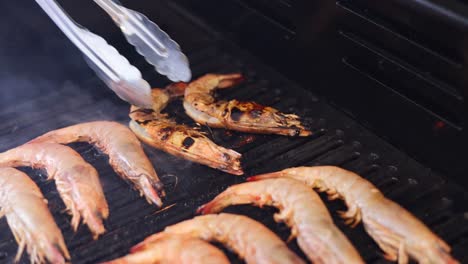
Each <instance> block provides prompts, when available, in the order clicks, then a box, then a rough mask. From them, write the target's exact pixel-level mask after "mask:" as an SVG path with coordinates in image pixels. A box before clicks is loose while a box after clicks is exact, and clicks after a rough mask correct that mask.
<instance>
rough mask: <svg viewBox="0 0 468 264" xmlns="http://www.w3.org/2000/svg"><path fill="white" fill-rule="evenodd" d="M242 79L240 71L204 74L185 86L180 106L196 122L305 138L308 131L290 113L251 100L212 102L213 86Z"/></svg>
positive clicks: (252, 131)
mask: <svg viewBox="0 0 468 264" xmlns="http://www.w3.org/2000/svg"><path fill="white" fill-rule="evenodd" d="M242 80H243V77H242V75H241V74H237V73H235V74H207V75H205V76H202V77H200V78H198V79H197V80H195V81H193V82H191V83H190V84H189V85H188V87H187V88H186V89H185V97H184V108H185V112H186V113H187V115H189V116H190V117H191V118H193V119H194V120H195V121H197V122H198V123H200V124H205V125H207V126H210V127H218V128H227V129H232V130H237V131H242V132H248V133H261V134H278V135H284V136H301V137H306V136H310V135H311V134H312V132H311V131H309V130H307V129H306V128H305V127H304V126H303V125H302V123H301V121H300V118H299V117H298V116H297V115H293V114H284V113H281V112H279V111H278V110H276V109H274V108H272V107H268V106H263V105H259V104H257V103H254V102H239V101H237V100H231V101H216V100H215V98H214V97H213V95H212V93H213V91H214V90H216V89H224V88H229V87H231V86H233V85H235V84H237V83H239V82H241V81H242Z"/></svg>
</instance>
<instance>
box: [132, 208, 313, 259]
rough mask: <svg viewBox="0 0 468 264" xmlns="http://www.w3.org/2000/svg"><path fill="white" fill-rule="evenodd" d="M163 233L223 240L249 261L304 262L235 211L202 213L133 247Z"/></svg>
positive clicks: (255, 222) (284, 245) (274, 235)
mask: <svg viewBox="0 0 468 264" xmlns="http://www.w3.org/2000/svg"><path fill="white" fill-rule="evenodd" d="M166 234H180V235H189V236H191V237H197V238H201V239H203V240H207V241H211V240H215V241H218V242H220V243H224V244H225V245H226V246H227V247H228V248H230V249H232V250H233V251H235V252H236V253H237V254H238V255H239V256H240V257H241V258H244V259H245V261H246V263H250V264H255V263H258V264H261V263H265V264H288V263H304V261H302V260H301V259H300V258H299V257H298V256H296V254H294V253H293V252H292V251H291V250H289V249H288V247H287V246H286V244H285V243H284V242H283V241H282V240H281V239H280V238H279V237H278V236H276V234H274V233H273V232H272V231H270V230H269V229H268V228H266V227H265V226H263V225H262V224H260V223H259V222H257V221H254V220H252V219H250V218H248V217H246V216H241V215H234V214H224V213H223V214H218V215H203V216H197V217H195V218H193V219H190V220H186V221H183V222H180V223H177V224H175V225H172V226H169V227H166V229H165V230H164V231H163V232H161V233H158V234H154V235H151V236H149V237H148V238H146V239H145V240H144V241H143V242H141V243H140V244H138V245H136V246H135V247H133V249H132V251H136V250H139V249H140V248H141V247H145V246H147V245H148V244H151V243H153V242H154V241H157V240H158V239H159V237H160V236H164V235H166Z"/></svg>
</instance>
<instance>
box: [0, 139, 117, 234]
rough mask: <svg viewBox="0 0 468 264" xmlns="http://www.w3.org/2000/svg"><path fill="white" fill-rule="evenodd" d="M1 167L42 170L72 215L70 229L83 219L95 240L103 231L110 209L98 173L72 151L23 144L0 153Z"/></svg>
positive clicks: (51, 146) (49, 144) (69, 149)
mask: <svg viewBox="0 0 468 264" xmlns="http://www.w3.org/2000/svg"><path fill="white" fill-rule="evenodd" d="M0 166H8V167H19V166H30V167H33V168H41V169H45V170H46V171H47V173H48V175H49V179H54V180H55V184H56V186H57V190H58V191H59V193H60V197H61V198H62V200H63V202H64V203H65V205H66V207H67V211H68V212H69V213H70V214H71V215H72V221H71V225H72V227H73V229H74V230H76V229H77V228H78V225H79V223H80V219H81V217H82V218H83V222H84V223H85V224H87V225H88V227H89V229H90V230H91V232H92V233H93V235H94V238H95V239H97V237H98V236H99V235H100V234H102V233H104V232H105V228H104V225H103V223H102V220H103V219H106V218H107V217H108V215H109V208H108V206H107V202H106V199H105V197H104V193H103V190H102V187H101V183H100V182H99V176H98V173H97V171H96V169H94V167H93V166H91V165H90V164H89V163H87V162H86V161H84V160H83V158H81V157H80V155H79V154H78V153H76V152H75V151H74V150H73V149H71V148H69V147H67V146H63V145H59V144H53V143H30V144H25V145H22V146H19V147H17V148H14V149H11V150H8V151H6V152H3V153H0Z"/></svg>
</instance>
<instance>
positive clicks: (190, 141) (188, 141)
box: [182, 137, 195, 149]
mask: <svg viewBox="0 0 468 264" xmlns="http://www.w3.org/2000/svg"><path fill="white" fill-rule="evenodd" d="M193 143H195V140H194V139H193V138H191V137H186V138H184V141H182V145H183V146H184V148H186V149H188V148H190V147H191V146H192V145H193Z"/></svg>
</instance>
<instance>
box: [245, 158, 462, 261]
mask: <svg viewBox="0 0 468 264" xmlns="http://www.w3.org/2000/svg"><path fill="white" fill-rule="evenodd" d="M278 177H287V178H293V179H296V180H299V181H301V182H303V183H305V184H307V185H308V186H311V187H313V188H316V189H318V190H319V191H321V192H327V194H328V195H329V196H330V198H331V199H336V198H341V199H343V200H344V201H345V202H346V205H347V207H348V211H347V212H342V213H340V215H341V216H342V217H343V218H345V219H346V223H347V224H350V225H351V226H355V225H357V224H358V223H359V222H360V221H361V220H362V222H363V223H364V228H365V230H366V231H367V233H368V234H369V235H370V236H371V237H372V238H373V239H374V240H375V241H376V242H377V244H378V245H379V246H380V248H381V249H382V250H383V251H384V252H385V253H386V258H387V259H388V260H392V261H396V260H398V262H399V263H407V262H408V256H410V257H412V258H414V259H415V260H417V261H418V262H419V263H428V264H429V263H431V264H436V263H458V261H456V260H455V259H453V258H452V257H451V256H450V247H449V245H447V244H446V243H445V242H444V241H443V240H442V239H441V238H439V237H438V236H437V235H435V234H434V233H432V232H431V230H429V228H427V227H426V226H425V225H424V224H423V223H422V222H421V221H420V220H418V219H417V218H416V217H414V216H413V215H412V214H411V213H409V212H408V211H406V210H405V209H404V208H402V207H401V206H400V205H398V204H396V203H395V202H393V201H391V200H389V199H387V198H385V196H384V195H383V194H382V193H381V192H380V191H379V190H378V189H377V188H376V187H375V186H374V185H373V184H372V183H370V182H369V181H367V180H365V179H364V178H362V177H360V176H359V175H357V174H355V173H353V172H350V171H347V170H344V169H341V168H338V167H334V166H317V167H297V168H289V169H285V170H282V171H279V172H273V173H267V174H263V175H257V176H253V177H250V178H249V179H248V180H251V181H252V180H262V179H267V178H278Z"/></svg>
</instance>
